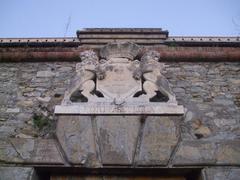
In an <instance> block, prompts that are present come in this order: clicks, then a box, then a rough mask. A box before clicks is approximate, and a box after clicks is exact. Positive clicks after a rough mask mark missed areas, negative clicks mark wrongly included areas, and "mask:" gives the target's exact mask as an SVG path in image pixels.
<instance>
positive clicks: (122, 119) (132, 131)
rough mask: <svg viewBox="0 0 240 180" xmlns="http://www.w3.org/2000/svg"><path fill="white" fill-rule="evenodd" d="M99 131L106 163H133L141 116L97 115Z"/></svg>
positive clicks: (103, 161) (103, 158)
mask: <svg viewBox="0 0 240 180" xmlns="http://www.w3.org/2000/svg"><path fill="white" fill-rule="evenodd" d="M96 123H97V133H98V139H99V143H100V151H101V157H102V163H103V164H104V165H131V164H132V163H133V158H134V153H135V150H136V149H135V148H136V143H137V138H138V132H139V128H140V117H139V116H97V117H96Z"/></svg>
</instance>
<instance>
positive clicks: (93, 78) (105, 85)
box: [55, 42, 183, 114]
mask: <svg viewBox="0 0 240 180" xmlns="http://www.w3.org/2000/svg"><path fill="white" fill-rule="evenodd" d="M140 50H141V48H140V47H139V46H138V45H136V44H133V43H129V42H126V43H111V44H108V45H106V46H105V47H103V48H102V49H101V50H100V53H99V54H100V55H99V56H98V55H97V54H96V53H95V52H94V51H93V50H88V51H84V52H82V53H80V58H81V62H80V63H77V65H76V74H77V75H76V77H75V79H74V80H73V81H72V84H71V86H70V87H69V89H68V90H67V91H66V93H65V96H64V99H63V102H62V105H61V106H56V109H55V113H59V114H61V113H63V114H183V107H182V106H179V105H177V101H176V98H175V96H174V94H173V93H172V91H171V88H170V86H169V83H168V81H167V79H166V78H165V77H164V76H163V75H162V74H161V71H162V69H163V66H164V65H163V63H160V62H159V60H160V54H159V53H158V52H157V51H151V50H150V51H147V52H145V53H144V54H143V55H141V56H140Z"/></svg>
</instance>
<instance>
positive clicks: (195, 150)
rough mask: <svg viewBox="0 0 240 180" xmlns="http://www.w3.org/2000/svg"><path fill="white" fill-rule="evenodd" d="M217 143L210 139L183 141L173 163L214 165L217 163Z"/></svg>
mask: <svg viewBox="0 0 240 180" xmlns="http://www.w3.org/2000/svg"><path fill="white" fill-rule="evenodd" d="M216 148H217V147H216V144H215V143H214V142H209V141H198V140H196V141H182V142H181V143H180V145H179V148H178V149H177V151H176V154H175V156H174V158H173V165H177V166H178V165H212V164H215V163H216V161H217V160H216V157H215V150H216Z"/></svg>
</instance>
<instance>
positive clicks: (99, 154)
mask: <svg viewBox="0 0 240 180" xmlns="http://www.w3.org/2000/svg"><path fill="white" fill-rule="evenodd" d="M91 122H92V132H93V138H94V142H95V143H94V145H95V150H96V155H97V158H98V160H99V161H100V163H101V166H102V164H103V163H102V149H101V146H100V144H99V137H98V133H97V123H96V118H95V116H91Z"/></svg>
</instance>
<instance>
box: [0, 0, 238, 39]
mask: <svg viewBox="0 0 240 180" xmlns="http://www.w3.org/2000/svg"><path fill="white" fill-rule="evenodd" d="M0 22H1V24H0V37H2V38H3V37H64V36H76V30H78V29H82V28H91V27H98V28H101V27H111V28H119V27H120V28H121V27H141V28H145V27H150V28H163V29H164V30H168V31H169V35H170V36H173V35H181V36H182V35H186V36H190V35H193V36H207V35H209V36H239V35H240V0H0Z"/></svg>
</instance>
